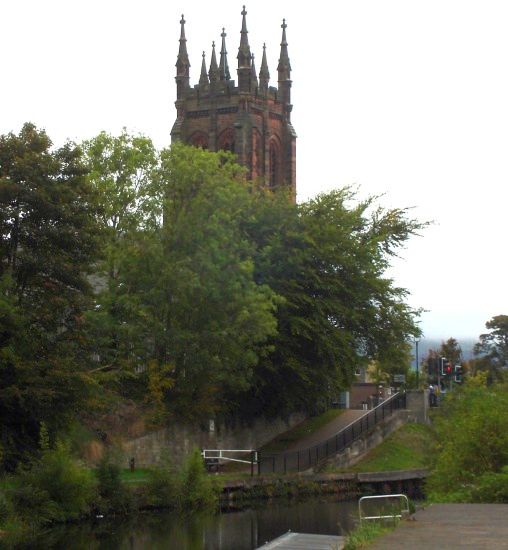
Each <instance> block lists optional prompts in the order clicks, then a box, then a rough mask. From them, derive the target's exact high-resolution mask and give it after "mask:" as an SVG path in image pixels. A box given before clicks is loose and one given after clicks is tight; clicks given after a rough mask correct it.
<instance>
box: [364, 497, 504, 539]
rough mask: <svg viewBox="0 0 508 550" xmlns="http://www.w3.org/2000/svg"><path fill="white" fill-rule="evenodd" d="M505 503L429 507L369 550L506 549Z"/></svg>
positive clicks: (404, 522) (435, 505)
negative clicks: (413, 549)
mask: <svg viewBox="0 0 508 550" xmlns="http://www.w3.org/2000/svg"><path fill="white" fill-rule="evenodd" d="M507 517H508V504H431V505H429V506H428V507H427V508H425V509H423V510H419V511H418V512H416V514H415V515H414V516H413V521H403V522H401V523H400V524H399V525H398V527H397V528H396V529H395V530H394V531H392V532H391V533H388V534H386V535H383V536H382V537H381V538H379V539H378V540H376V541H375V542H374V543H372V545H370V546H369V550H398V549H400V550H407V549H408V548H418V550H435V549H436V548H446V549H449V550H456V549H457V550H459V549H463V548H474V549H475V550H482V549H485V550H487V549H488V550H497V549H501V548H508V522H507V521H506V518H507Z"/></svg>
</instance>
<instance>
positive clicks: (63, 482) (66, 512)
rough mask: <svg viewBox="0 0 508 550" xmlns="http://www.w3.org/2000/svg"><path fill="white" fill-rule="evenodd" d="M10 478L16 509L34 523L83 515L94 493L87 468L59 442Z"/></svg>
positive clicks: (76, 517)
mask: <svg viewBox="0 0 508 550" xmlns="http://www.w3.org/2000/svg"><path fill="white" fill-rule="evenodd" d="M13 479H14V486H13V487H12V488H10V489H9V490H8V494H9V496H10V498H11V500H12V502H13V506H14V510H15V513H16V514H18V515H20V516H22V517H23V518H24V519H26V520H27V521H29V522H31V524H32V526H33V527H35V526H38V525H41V524H46V523H51V522H54V521H67V520H73V519H78V518H80V517H82V516H85V515H86V514H87V513H88V512H89V510H90V506H91V504H92V502H93V500H94V498H95V495H96V493H95V480H94V478H93V475H92V474H91V472H90V470H88V469H87V468H85V467H84V466H82V465H81V464H80V463H79V462H77V461H76V460H75V459H74V458H72V456H71V455H70V453H69V451H68V450H67V448H66V447H65V446H64V445H62V444H58V445H57V447H56V448H55V449H50V450H46V451H44V452H43V453H42V456H41V458H40V460H38V461H36V462H34V463H33V464H32V466H31V468H30V469H24V470H22V471H21V472H20V473H19V475H18V476H16V477H15V478H13Z"/></svg>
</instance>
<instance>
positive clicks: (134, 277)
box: [0, 125, 425, 464]
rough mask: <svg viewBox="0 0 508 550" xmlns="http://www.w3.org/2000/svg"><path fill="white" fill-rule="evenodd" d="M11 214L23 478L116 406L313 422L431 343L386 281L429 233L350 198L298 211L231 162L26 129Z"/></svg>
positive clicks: (5, 417) (1, 297) (11, 341)
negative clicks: (342, 396) (87, 419)
mask: <svg viewBox="0 0 508 550" xmlns="http://www.w3.org/2000/svg"><path fill="white" fill-rule="evenodd" d="M0 202H1V204H2V208H1V211H0V216H1V218H0V222H1V227H2V241H1V243H0V245H1V249H0V254H1V263H0V269H1V271H0V346H1V348H0V366H1V368H2V382H1V384H2V386H1V391H2V404H1V407H2V410H1V411H0V412H1V413H2V424H3V427H4V429H3V430H2V434H3V436H2V437H3V445H4V449H7V450H8V453H7V454H9V453H11V454H10V455H9V458H7V459H5V460H6V461H7V462H9V461H10V462H9V463H10V464H14V463H15V461H16V456H19V452H20V451H21V450H22V449H28V448H31V449H34V448H36V447H37V438H38V433H39V426H40V423H41V422H44V423H45V425H47V426H48V428H49V430H50V431H51V430H57V429H58V426H59V425H63V424H64V423H65V421H66V419H68V418H69V417H72V416H74V417H75V416H77V415H79V409H80V408H81V407H84V406H91V405H94V406H96V405H97V404H98V403H99V402H100V401H101V400H102V402H103V403H107V402H108V399H111V398H112V397H114V399H115V400H122V399H130V400H134V401H136V402H137V403H139V404H140V405H142V406H143V407H144V408H145V409H146V410H147V411H151V413H152V414H153V418H154V419H156V420H157V421H158V422H160V421H162V420H163V419H164V418H166V416H167V415H168V414H172V415H175V417H176V418H182V417H186V418H193V419H199V420H202V419H208V418H210V417H212V416H216V415H229V414H234V415H238V414H241V415H245V416H252V415H261V414H265V415H281V414H286V413H289V412H291V411H295V410H305V411H309V412H312V411H314V410H316V409H318V408H320V406H321V403H322V402H324V401H326V400H327V399H328V398H329V397H333V396H336V394H337V392H338V391H340V390H343V389H347V388H348V387H349V385H350V384H351V382H352V381H353V379H354V372H355V370H356V368H357V367H359V366H364V365H367V364H369V363H371V362H373V361H377V362H378V363H379V364H383V365H385V366H386V365H390V364H391V365H396V364H397V363H398V362H401V361H404V362H405V361H406V358H407V346H406V345H405V342H406V341H407V340H408V339H410V338H412V337H414V336H417V335H418V334H419V330H418V328H417V326H416V324H415V319H416V317H417V315H418V312H417V311H415V310H413V309H411V308H410V307H409V306H408V305H407V304H406V302H405V298H406V294H407V292H406V291H405V290H404V289H402V288H399V287H397V286H396V285H395V284H394V281H393V280H392V279H390V278H389V277H387V276H386V269H387V268H388V267H389V265H390V261H391V258H392V257H393V256H394V255H395V254H397V252H398V251H399V250H400V249H401V247H402V246H403V245H405V243H406V242H407V240H408V239H409V238H410V237H411V235H414V234H416V233H418V232H419V231H420V229H421V228H422V227H424V225H425V224H422V223H419V222H417V221H415V220H413V219H411V218H410V216H409V213H408V211H406V210H404V209H383V208H382V207H380V206H379V205H378V200H377V199H376V198H375V197H371V198H367V199H360V198H359V197H358V196H357V194H356V192H355V190H354V189H351V188H346V189H341V190H337V191H333V192H331V193H327V194H323V195H319V196H317V197H316V198H314V199H312V200H310V201H307V202H305V203H303V204H299V205H297V204H294V203H293V202H292V201H291V200H289V198H288V197H287V196H286V195H284V193H282V192H272V191H269V190H267V189H265V188H263V187H262V186H261V185H257V184H253V183H251V182H248V181H246V177H245V171H244V170H243V169H242V168H241V167H240V166H238V165H237V164H236V163H235V162H234V157H233V155H231V154H230V153H225V152H219V153H211V152H208V151H204V150H201V149H198V148H193V147H187V146H184V145H182V144H174V145H172V147H171V148H170V149H164V150H162V151H157V150H156V149H155V147H154V146H153V144H152V142H151V140H150V139H149V138H146V137H144V136H131V135H129V134H127V132H125V131H124V132H123V133H122V134H121V135H120V136H118V137H115V136H110V135H108V134H105V133H101V134H99V135H98V136H97V137H96V138H93V139H91V140H88V141H86V142H85V143H83V145H82V147H81V148H79V147H76V146H75V145H72V144H66V145H65V146H64V147H63V148H61V149H56V150H54V149H52V147H51V141H50V140H49V138H48V136H47V135H46V134H45V132H43V131H40V130H37V129H36V128H35V127H34V126H33V125H26V126H25V127H24V128H23V130H22V131H21V133H20V134H19V136H16V135H13V134H9V135H7V136H2V137H1V138H0ZM90 389H93V392H92V393H90ZM92 397H93V399H92ZM110 402H111V401H110ZM16 453H18V455H16ZM4 455H5V453H4Z"/></svg>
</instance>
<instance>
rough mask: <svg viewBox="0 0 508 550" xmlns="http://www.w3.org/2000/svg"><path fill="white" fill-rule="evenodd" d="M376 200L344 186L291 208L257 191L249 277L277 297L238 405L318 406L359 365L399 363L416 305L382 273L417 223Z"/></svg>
mask: <svg viewBox="0 0 508 550" xmlns="http://www.w3.org/2000/svg"><path fill="white" fill-rule="evenodd" d="M374 203H375V199H374V198H370V199H367V200H365V201H360V200H358V199H357V197H356V195H355V193H354V191H353V190H351V189H348V188H346V189H342V190H338V191H333V192H331V193H329V194H326V195H319V196H318V197H317V198H316V199H313V200H311V201H309V202H307V203H304V204H302V205H298V206H297V205H292V204H290V203H288V201H287V197H285V196H277V195H275V196H271V197H270V196H266V195H263V194H262V193H259V194H257V195H256V196H255V203H254V204H253V206H252V208H253V213H252V215H251V216H249V217H247V218H246V222H245V223H246V229H247V231H248V232H249V234H250V235H251V238H252V239H253V240H254V241H255V242H256V251H257V252H256V255H255V257H254V263H255V266H256V279H257V280H258V281H260V282H262V283H264V284H267V285H268V286H269V287H270V288H271V289H272V290H273V291H275V292H276V293H277V294H278V295H279V296H281V297H282V298H283V301H282V302H281V303H280V305H279V306H278V308H277V312H276V315H277V320H278V333H277V336H276V337H275V338H273V339H272V340H271V342H270V343H271V344H272V348H271V351H270V353H269V354H268V356H267V358H266V359H264V360H263V361H261V362H260V363H259V364H258V367H257V368H256V379H255V384H254V387H255V392H254V393H253V394H251V396H253V397H254V399H253V398H252V397H250V398H249V396H245V395H244V396H242V400H241V402H242V406H243V407H244V408H246V406H247V404H249V405H250V406H251V407H252V410H253V412H257V411H259V410H263V411H268V412H272V413H273V414H280V411H281V410H282V411H284V410H286V411H288V410H295V409H298V408H304V409H306V410H308V411H311V412H317V411H316V409H317V410H319V408H320V406H321V400H322V398H324V399H326V398H328V397H331V396H333V395H337V393H338V391H340V390H343V389H345V388H347V387H349V385H350V384H351V382H352V381H353V379H354V372H355V369H356V368H357V367H360V366H367V364H369V363H370V362H371V361H373V360H375V361H380V362H381V363H383V364H387V363H388V362H389V361H391V362H393V363H394V364H405V362H406V359H407V354H406V350H405V348H404V345H403V343H404V342H405V341H407V340H408V339H409V338H410V337H411V336H414V335H417V334H418V328H417V327H416V326H415V323H414V318H415V316H416V314H417V312H416V311H413V310H412V309H411V308H409V307H408V306H407V305H406V304H405V303H404V298H405V294H406V292H405V290H403V289H401V288H397V287H395V286H394V285H393V281H392V280H390V279H389V278H386V277H385V276H384V271H385V269H386V268H387V267H388V265H389V259H390V257H391V256H392V255H394V254H395V252H396V250H397V248H398V247H399V246H401V245H402V244H403V243H404V242H405V241H406V240H407V239H408V238H409V236H410V235H412V234H414V233H416V232H417V231H418V230H419V229H421V227H423V225H424V224H419V223H417V222H415V221H414V220H411V219H408V218H407V212H406V211H404V210H398V209H395V210H386V211H385V210H383V209H381V208H376V207H375V204H374Z"/></svg>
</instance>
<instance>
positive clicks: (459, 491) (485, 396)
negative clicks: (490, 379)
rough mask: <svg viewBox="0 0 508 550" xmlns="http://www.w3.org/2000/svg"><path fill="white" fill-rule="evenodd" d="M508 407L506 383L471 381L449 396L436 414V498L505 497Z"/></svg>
mask: <svg viewBox="0 0 508 550" xmlns="http://www.w3.org/2000/svg"><path fill="white" fill-rule="evenodd" d="M507 410H508V391H507V389H506V387H504V386H502V385H495V386H488V387H486V386H479V385H476V384H467V385H466V386H465V387H464V388H463V389H460V390H456V391H455V392H453V394H452V395H449V396H447V399H446V400H445V401H444V404H443V406H442V408H441V410H440V411H438V413H437V416H436V418H435V427H436V431H437V434H438V439H439V442H440V443H439V452H438V455H437V460H436V466H435V468H434V470H433V472H432V474H431V476H430V477H429V479H428V481H427V488H428V494H429V496H430V498H431V499H433V500H438V501H448V502H451V501H463V502H467V501H481V502H503V501H506V495H507V494H508V473H506V471H505V468H506V465H507V464H508V415H507V414H506V413H505V411H507ZM503 499H504V500H503Z"/></svg>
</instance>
